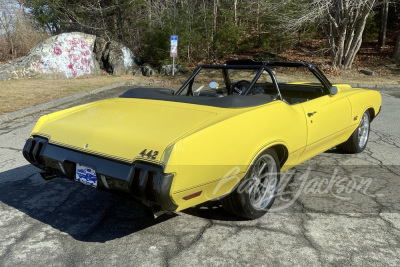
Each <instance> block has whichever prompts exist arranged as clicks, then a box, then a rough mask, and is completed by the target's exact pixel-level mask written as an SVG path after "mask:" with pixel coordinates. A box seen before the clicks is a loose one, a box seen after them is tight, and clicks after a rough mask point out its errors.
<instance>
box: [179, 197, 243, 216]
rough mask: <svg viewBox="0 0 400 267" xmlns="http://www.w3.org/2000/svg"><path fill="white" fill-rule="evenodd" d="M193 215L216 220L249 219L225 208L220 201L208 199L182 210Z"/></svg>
mask: <svg viewBox="0 0 400 267" xmlns="http://www.w3.org/2000/svg"><path fill="white" fill-rule="evenodd" d="M181 212H182V213H185V214H189V215H192V216H196V217H200V218H204V219H208V220H216V221H247V219H245V218H242V217H238V216H235V215H233V214H232V213H229V212H228V211H226V210H225V209H224V207H223V206H222V204H221V203H220V201H218V200H215V201H208V202H205V203H202V204H200V205H197V206H194V207H192V208H188V209H185V210H183V211H181Z"/></svg>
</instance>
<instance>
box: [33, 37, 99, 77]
mask: <svg viewBox="0 0 400 267" xmlns="http://www.w3.org/2000/svg"><path fill="white" fill-rule="evenodd" d="M46 50H47V49H46ZM92 50H93V44H88V42H87V41H86V40H85V39H84V38H82V37H81V36H79V35H76V34H61V35H59V36H58V37H57V39H56V40H55V42H54V43H53V44H52V45H51V46H50V49H48V50H47V51H43V52H42V57H41V59H40V62H39V64H36V68H37V69H38V70H41V71H43V72H44V73H53V72H63V73H64V74H65V76H66V77H67V78H71V77H78V76H82V75H87V74H90V73H91V70H92V68H94V63H93V57H92V56H93V54H92Z"/></svg>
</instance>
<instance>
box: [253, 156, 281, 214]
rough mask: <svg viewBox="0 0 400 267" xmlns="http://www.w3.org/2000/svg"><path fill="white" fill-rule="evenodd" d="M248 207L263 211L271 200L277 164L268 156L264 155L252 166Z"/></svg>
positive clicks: (276, 178) (275, 184)
mask: <svg viewBox="0 0 400 267" xmlns="http://www.w3.org/2000/svg"><path fill="white" fill-rule="evenodd" d="M249 183H250V184H249V197H250V205H251V206H252V207H253V208H254V209H256V210H264V209H266V208H267V206H268V205H269V203H270V202H271V201H272V200H273V198H274V194H275V191H276V187H277V183H278V172H277V164H276V161H275V159H274V157H272V156H271V155H269V154H264V155H262V156H261V157H260V158H258V159H257V161H256V162H255V163H254V165H253V169H252V172H251V175H250V179H249Z"/></svg>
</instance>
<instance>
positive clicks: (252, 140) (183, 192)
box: [171, 101, 307, 210]
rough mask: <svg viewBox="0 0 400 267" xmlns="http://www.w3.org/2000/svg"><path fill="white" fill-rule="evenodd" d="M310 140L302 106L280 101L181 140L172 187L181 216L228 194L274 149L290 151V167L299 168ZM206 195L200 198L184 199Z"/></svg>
mask: <svg viewBox="0 0 400 267" xmlns="http://www.w3.org/2000/svg"><path fill="white" fill-rule="evenodd" d="M306 138H307V128H306V121H305V116H304V112H303V110H302V108H301V106H300V105H294V106H290V105H287V104H285V103H283V102H282V101H275V102H272V103H269V104H266V105H263V106H259V107H257V108H245V109H238V115H236V116H233V117H230V118H228V119H225V120H222V121H219V122H217V123H215V124H213V125H211V126H209V127H205V128H203V129H199V130H198V131H196V132H194V133H192V134H190V135H188V136H187V137H185V138H183V139H182V148H181V149H182V155H181V158H180V166H179V168H178V169H176V176H175V177H174V183H173V185H172V190H171V191H172V193H173V194H172V196H173V199H174V201H175V202H176V203H177V204H178V205H179V208H178V210H180V209H184V208H186V207H190V206H193V205H196V204H198V203H201V202H205V201H207V200H210V199H214V198H217V197H220V196H221V195H224V194H227V193H229V192H230V191H231V190H232V188H233V186H234V185H236V184H237V183H238V182H239V181H240V179H242V178H243V176H244V175H245V173H246V172H247V170H248V167H249V166H250V164H251V163H252V161H253V160H254V159H255V157H257V156H258V155H259V154H260V153H262V152H263V151H264V150H265V149H267V148H268V147H270V146H273V145H277V144H282V145H284V146H286V147H287V149H288V152H289V157H288V159H287V161H286V163H287V164H289V165H290V164H294V163H295V162H296V161H297V159H298V156H299V155H300V154H301V152H302V151H303V149H304V147H305V144H306ZM199 191H202V194H201V195H200V196H199V197H196V198H194V199H192V200H187V201H186V200H182V198H183V197H184V196H187V195H190V194H192V193H196V192H199Z"/></svg>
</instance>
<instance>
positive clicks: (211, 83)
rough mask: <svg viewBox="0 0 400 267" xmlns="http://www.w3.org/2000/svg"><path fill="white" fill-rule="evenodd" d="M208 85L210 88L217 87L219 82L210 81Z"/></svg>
mask: <svg viewBox="0 0 400 267" xmlns="http://www.w3.org/2000/svg"><path fill="white" fill-rule="evenodd" d="M208 86H209V87H210V88H212V89H218V86H219V84H218V83H216V82H210V84H209V85H208Z"/></svg>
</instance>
